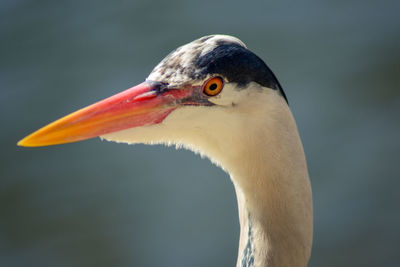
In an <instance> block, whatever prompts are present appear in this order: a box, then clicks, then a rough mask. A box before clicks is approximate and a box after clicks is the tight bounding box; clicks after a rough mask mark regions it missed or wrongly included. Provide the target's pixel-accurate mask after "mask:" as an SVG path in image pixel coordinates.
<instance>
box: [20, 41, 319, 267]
mask: <svg viewBox="0 0 400 267" xmlns="http://www.w3.org/2000/svg"><path fill="white" fill-rule="evenodd" d="M94 137H100V138H102V139H105V140H108V141H115V142H123V143H128V144H135V143H144V144H166V145H176V146H177V147H183V148H186V149H189V150H192V151H194V152H195V153H199V154H201V155H204V156H206V157H208V158H209V159H210V160H211V161H212V162H213V163H214V164H216V165H217V166H219V167H221V168H222V169H223V170H225V171H226V172H227V173H228V174H229V175H230V178H231V181H232V183H233V185H234V188H235V192H236V198H237V203H238V214H239V222H240V238H239V249H238V256H237V264H236V266H237V267H250V266H253V267H260V266H268V267H271V266H279V267H282V266H307V264H308V261H309V258H310V255H311V246H312V236H313V207H312V192H311V185H310V180H309V175H308V170H307V163H306V159H305V154H304V150H303V146H302V143H301V139H300V137H299V133H298V130H297V126H296V122H295V120H294V117H293V115H292V113H291V111H290V109H289V105H288V101H287V98H286V95H285V93H284V91H283V89H282V86H281V85H280V83H279V81H278V80H277V78H276V76H275V75H274V73H273V72H272V71H271V69H270V68H269V67H268V66H267V65H266V64H265V62H264V61H263V60H262V59H261V58H260V57H258V56H257V55H256V54H255V53H253V52H251V51H250V50H249V49H248V48H247V47H246V45H245V44H244V43H243V42H242V41H241V40H239V39H238V38H236V37H233V36H229V35H209V36H204V37H202V38H199V39H196V40H194V41H192V42H190V43H188V44H185V45H183V46H180V47H178V48H176V49H175V50H173V51H172V52H171V53H170V54H169V55H167V56H166V57H165V58H164V59H163V60H162V61H161V62H160V63H159V64H158V65H157V66H156V67H155V68H154V69H153V70H152V72H151V73H150V75H149V76H148V77H147V78H146V79H145V81H144V82H143V83H141V84H139V85H136V86H134V87H131V88H129V89H127V90H125V91H122V92H120V93H118V94H116V95H113V96H111V97H109V98H106V99H104V100H101V101H99V102H97V103H94V104H92V105H90V106H87V107H85V108H83V109H80V110H78V111H76V112H73V113H71V114H69V115H67V116H65V117H63V118H61V119H59V120H56V121H55V122H53V123H50V124H49V125H47V126H45V127H43V128H41V129H39V130H37V131H36V132H34V133H32V134H30V135H28V136H27V137H25V138H24V139H22V140H21V141H19V142H18V145H19V146H25V147H36V146H47V145H55V144H62V143H69V142H75V141H80V140H85V139H89V138H94Z"/></svg>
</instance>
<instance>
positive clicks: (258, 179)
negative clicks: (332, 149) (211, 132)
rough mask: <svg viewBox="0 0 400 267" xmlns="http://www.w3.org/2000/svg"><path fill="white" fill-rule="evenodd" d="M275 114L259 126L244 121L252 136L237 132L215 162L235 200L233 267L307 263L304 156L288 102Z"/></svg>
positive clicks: (309, 211) (307, 195)
mask: <svg viewBox="0 0 400 267" xmlns="http://www.w3.org/2000/svg"><path fill="white" fill-rule="evenodd" d="M278 113H279V114H277V117H279V120H274V119H272V120H268V121H267V122H266V123H264V124H263V125H264V126H263V127H256V129H251V127H252V125H257V124H256V123H254V122H250V123H249V124H248V125H246V127H248V128H246V130H247V131H248V132H251V133H252V136H251V137H248V138H246V136H243V135H242V136H239V137H238V140H237V142H238V144H241V145H238V146H235V148H234V149H238V150H237V151H231V153H228V154H229V155H231V156H228V157H227V156H226V154H225V158H224V161H223V162H220V164H221V165H222V166H223V167H224V168H225V169H226V170H227V171H228V172H229V173H230V175H231V179H232V181H233V183H234V186H235V190H236V195H237V200H238V209H239V218H240V228H241V232H240V243H239V252H238V261H237V267H250V266H253V267H258V266H268V267H271V266H279V267H282V266H307V262H308V259H309V257H310V253H311V245H312V220H313V218H312V196H311V187H310V183H309V178H308V172H307V166H306V161H305V157H304V152H303V148H302V145H301V141H300V138H299V136H298V131H297V128H296V124H295V122H294V119H293V117H292V115H291V113H290V111H289V109H288V107H284V108H282V110H280V111H279V112H278ZM269 115H270V117H271V116H273V115H272V114H269ZM249 127H250V128H249ZM242 132H243V131H242ZM227 149H228V148H227ZM230 149H233V148H232V147H230Z"/></svg>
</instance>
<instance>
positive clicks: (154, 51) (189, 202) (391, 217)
mask: <svg viewBox="0 0 400 267" xmlns="http://www.w3.org/2000/svg"><path fill="white" fill-rule="evenodd" d="M399 10H400V2H399V1H397V0H386V1H372V0H366V1H355V0H349V1H317V0H307V1H298V2H295V1H286V0H283V1H274V2H272V1H253V2H250V1H247V2H246V1H227V0H226V1H211V0H203V1H183V0H169V1H148V0H143V1H104V0H102V1H50V0H40V1H39V0H36V1H32V0H2V1H1V3H0V34H1V42H0V88H1V92H0V119H1V121H0V122H1V131H0V135H1V138H0V144H1V152H0V157H1V161H0V164H1V165H0V266H7V267H8V266H10V267H17V266H18V267H19V266H42V267H46V266H59V267H64V266H78V267H79V266H234V264H235V262H236V255H237V248H238V239H239V224H238V218H237V206H236V199H235V195H234V189H233V186H232V184H231V182H230V180H229V177H228V175H227V174H226V173H224V172H223V171H222V170H220V169H219V168H217V167H216V166H214V165H212V164H211V163H210V162H209V160H208V159H202V158H200V157H199V156H198V155H194V154H193V153H191V152H189V151H185V150H175V148H168V147H163V146H143V145H135V146H128V145H123V144H115V143H108V142H102V141H100V140H99V139H93V140H89V141H85V142H81V143H74V144H69V145H61V146H54V147H44V148H36V149H28V148H21V147H17V146H16V142H17V141H18V140H19V139H21V138H22V137H24V136H25V135H27V134H29V133H31V132H32V131H34V130H36V129H38V128H39V127H41V126H44V125H45V124H47V123H49V122H51V121H53V120H55V119H57V118H59V117H61V116H63V115H66V114H67V113H70V112H72V111H75V110H76V109H78V108H81V107H83V106H86V105H88V104H91V103H93V102H95V101H97V100H100V99H103V98H105V97H107V96H110V95H112V94H114V93H116V92H118V91H121V90H123V89H126V88H128V87H130V86H132V85H134V84H137V83H140V82H142V81H143V80H144V79H145V77H146V76H147V75H148V74H149V73H150V71H151V70H152V68H153V67H154V66H155V65H156V64H157V63H158V62H159V61H160V60H161V59H162V58H163V57H164V56H165V55H167V53H169V52H170V51H171V50H172V49H174V48H176V47H177V46H180V45H182V44H184V43H187V42H190V41H192V40H193V39H196V38H198V37H201V36H203V35H208V34H213V33H224V34H231V35H234V36H237V37H239V38H240V39H242V40H243V41H244V42H245V43H246V44H247V46H248V47H249V48H250V49H251V50H252V51H254V52H255V53H256V54H258V55H259V56H260V57H261V58H263V59H264V60H265V61H266V63H267V64H268V65H269V66H270V67H271V68H272V69H273V70H274V72H275V74H276V75H277V76H278V78H279V80H280V82H281V83H282V86H283V87H284V89H285V91H286V94H287V95H288V98H289V102H290V106H291V109H292V111H293V113H294V116H295V118H296V120H297V123H298V125H299V130H300V134H301V136H302V139H303V143H304V147H305V151H306V155H307V158H308V164H309V171H310V177H311V181H312V185H313V191H314V207H315V239H314V246H313V253H312V257H311V261H310V265H309V266H311V267H316V266H325V267H327V266H328V267H329V266H400V254H399V252H400V245H399V241H400V208H399V204H400V194H399V189H398V188H399V186H400V179H399V178H400V175H399V173H400V167H399V165H400V164H399V163H400V162H399V154H400V153H399V152H400V141H399V133H400V131H399V130H400V123H399V116H400V90H399V87H400V63H399V62H400V49H399V48H400V17H399Z"/></svg>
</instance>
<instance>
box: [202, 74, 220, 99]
mask: <svg viewBox="0 0 400 267" xmlns="http://www.w3.org/2000/svg"><path fill="white" fill-rule="evenodd" d="M223 87H224V81H223V80H222V78H221V77H214V78H211V79H209V80H207V81H206V82H205V83H204V85H203V92H204V93H205V94H206V95H208V96H215V95H218V94H219V93H220V92H221V91H222V88H223Z"/></svg>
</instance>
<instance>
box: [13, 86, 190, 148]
mask: <svg viewBox="0 0 400 267" xmlns="http://www.w3.org/2000/svg"><path fill="white" fill-rule="evenodd" d="M192 92H193V90H190V89H189V90H180V89H175V90H165V91H163V90H160V84H155V83H150V82H144V83H142V84H139V85H137V86H135V87H132V88H130V89H128V90H125V91H123V92H121V93H119V94H116V95H114V96H112V97H109V98H106V99H104V100H102V101H99V102H97V103H95V104H93V105H90V106H88V107H86V108H83V109H81V110H78V111H76V112H74V113H71V114H70V115H67V116H65V117H63V118H61V119H59V120H57V121H55V122H53V123H50V124H49V125H47V126H45V127H43V128H41V129H39V130H38V131H36V132H34V133H32V134H30V135H28V136H27V137H25V138H24V139H22V140H21V141H19V142H18V145H19V146H26V147H37V146H48V145H56V144H63V143H71V142H76V141H80V140H85V139H89V138H93V137H97V136H100V135H104V134H107V133H112V132H116V131H120V130H125V129H128V128H132V127H138V126H146V125H152V124H157V123H160V122H162V121H163V120H164V119H165V118H166V117H167V116H168V114H169V113H171V112H172V111H173V110H174V109H176V108H177V107H178V105H179V104H178V103H179V100H182V99H184V98H186V97H187V96H188V95H190V94H191V93H192Z"/></svg>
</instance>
